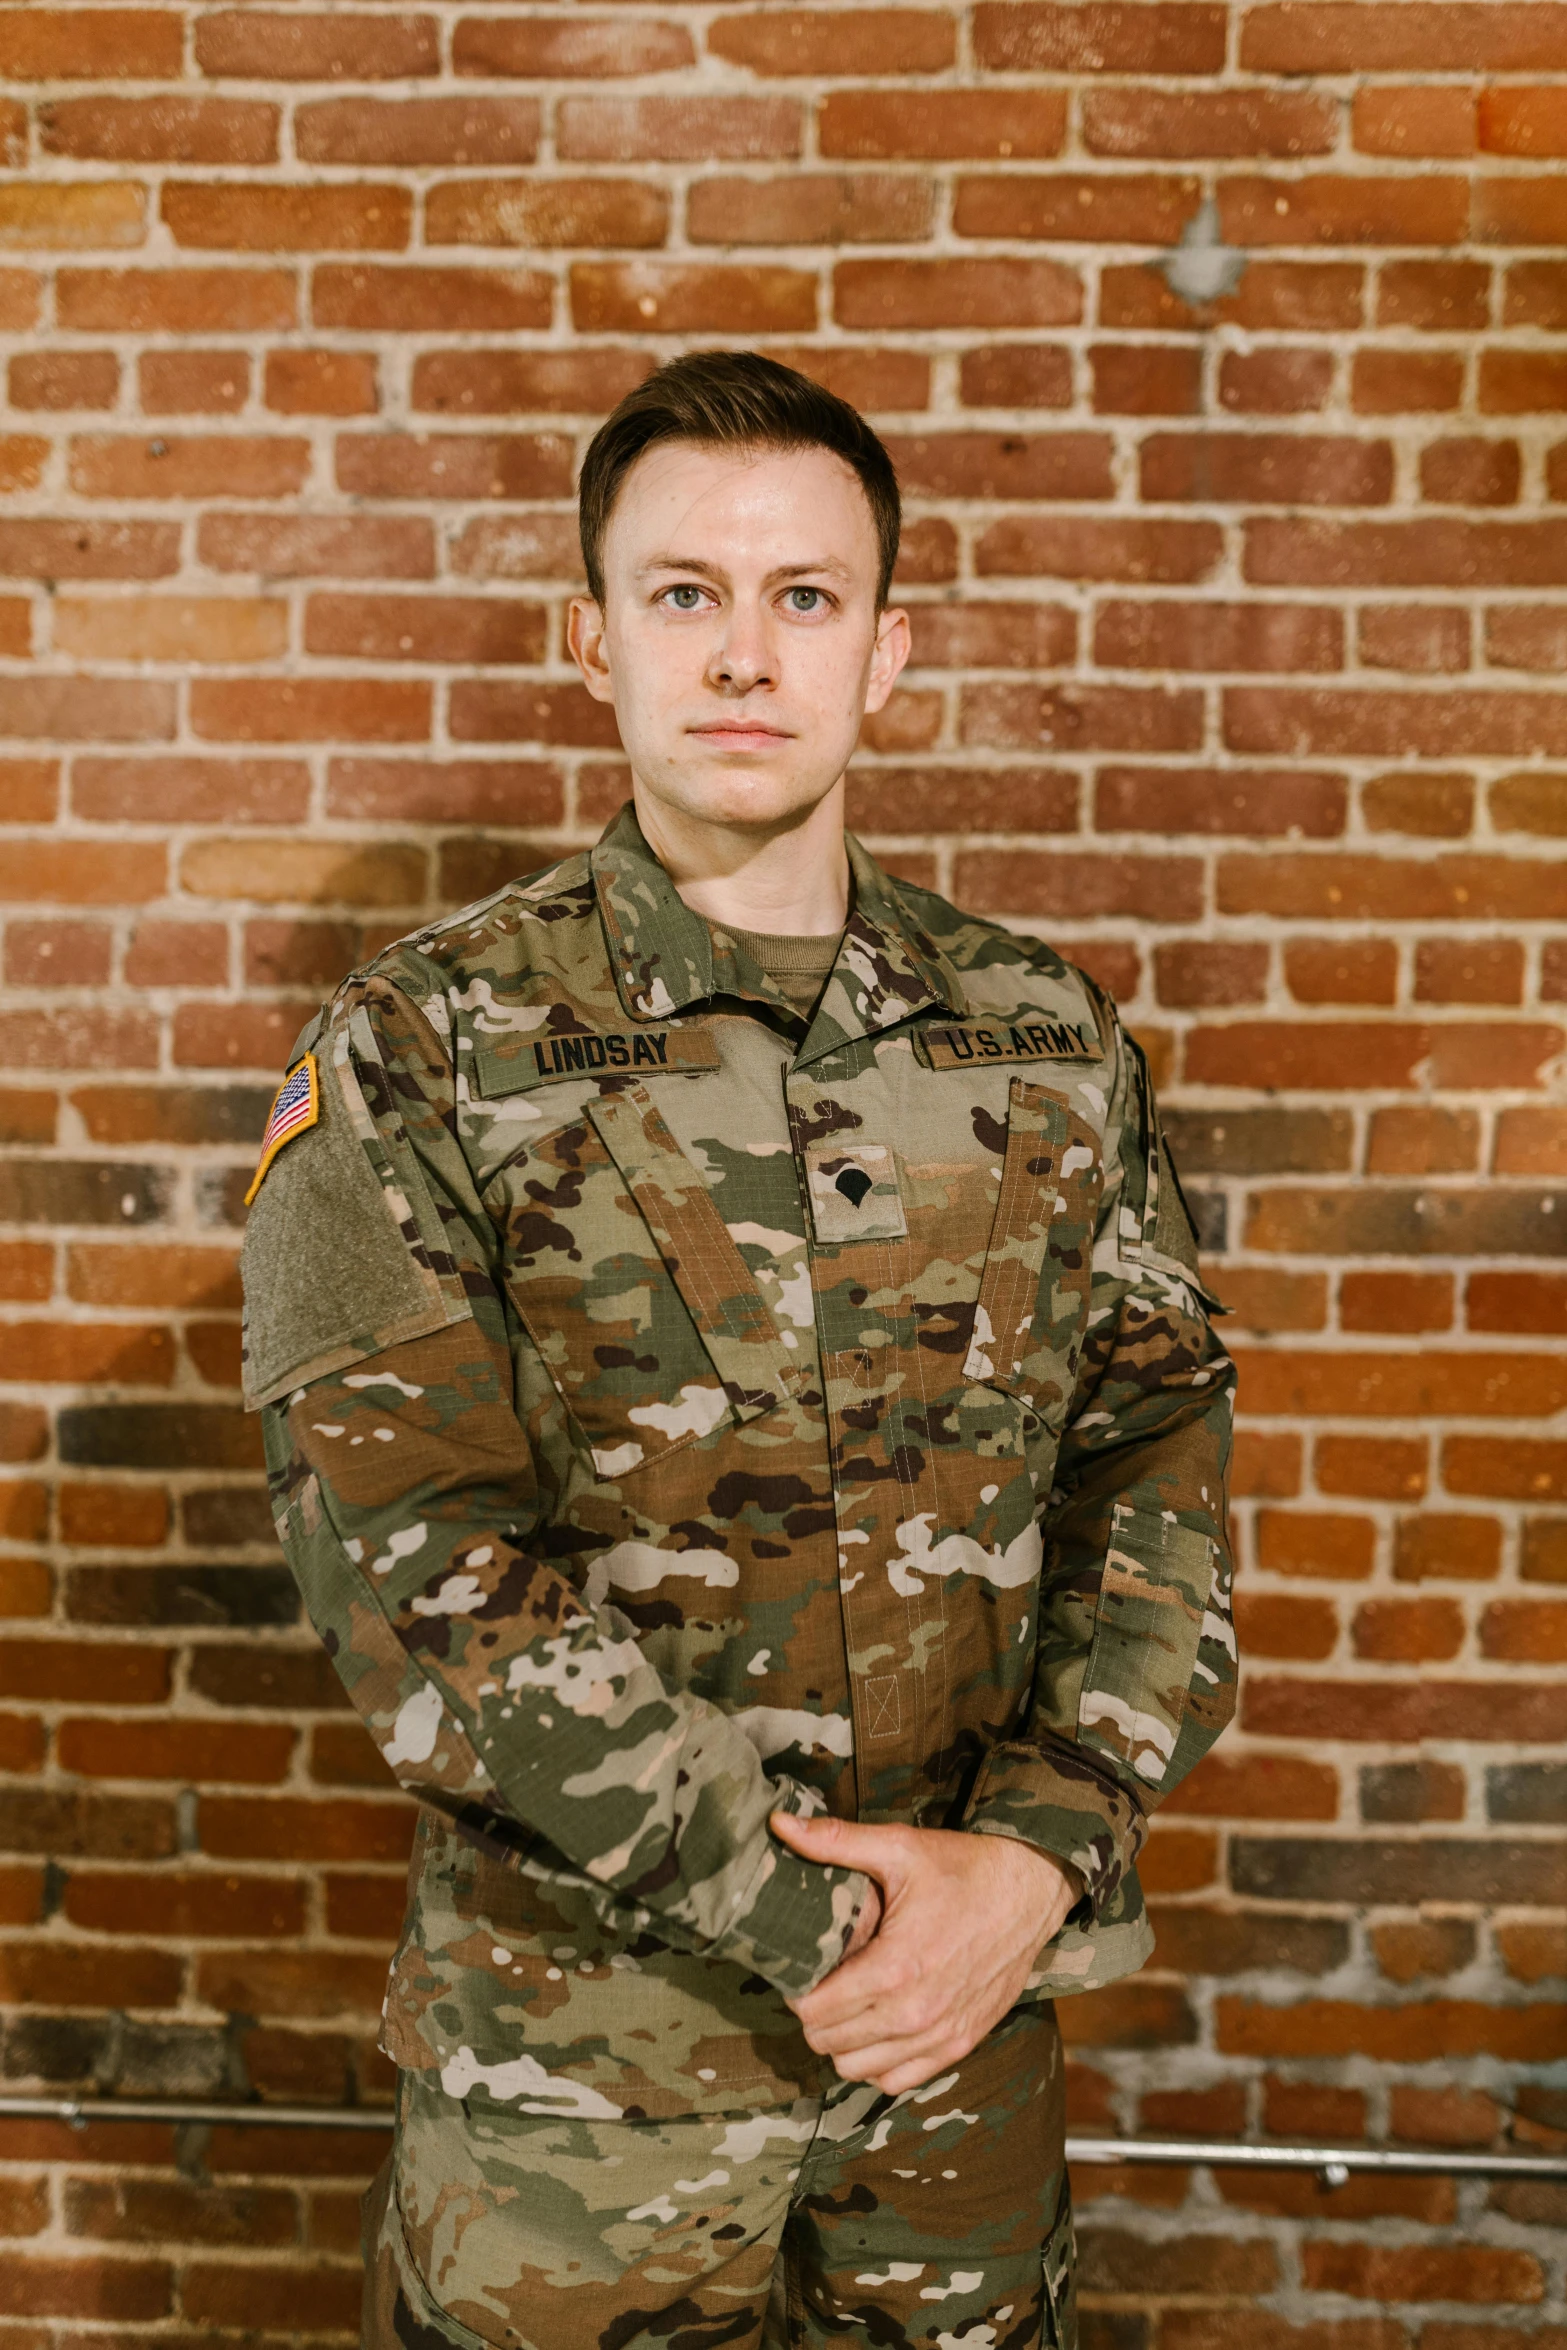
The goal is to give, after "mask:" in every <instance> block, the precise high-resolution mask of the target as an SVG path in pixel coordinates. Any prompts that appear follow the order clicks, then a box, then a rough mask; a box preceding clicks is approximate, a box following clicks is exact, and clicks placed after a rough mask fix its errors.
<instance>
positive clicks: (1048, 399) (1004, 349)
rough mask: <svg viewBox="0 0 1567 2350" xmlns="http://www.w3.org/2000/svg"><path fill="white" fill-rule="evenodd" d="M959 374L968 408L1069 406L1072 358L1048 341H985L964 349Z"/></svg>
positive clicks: (1070, 400)
mask: <svg viewBox="0 0 1567 2350" xmlns="http://www.w3.org/2000/svg"><path fill="white" fill-rule="evenodd" d="M959 375H960V383H961V389H962V396H963V404H964V406H965V407H966V408H1070V407H1071V405H1072V360H1071V354H1070V353H1069V352H1067V351H1062V350H1057V349H1055V348H1054V347H1053V346H1051V345H1050V344H1048V343H991V342H987V343H985V344H984V345H983V346H982V347H981V348H980V349H979V350H977V351H965V352H964V353H963V356H962V358H961V360H960V361H959Z"/></svg>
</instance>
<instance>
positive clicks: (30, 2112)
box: [0, 2096, 1567, 2187]
mask: <svg viewBox="0 0 1567 2350" xmlns="http://www.w3.org/2000/svg"><path fill="white" fill-rule="evenodd" d="M6 2119H9V2120H12V2121H54V2122H69V2123H71V2124H72V2126H73V2127H74V2128H77V2129H85V2128H86V2126H87V2124H88V2123H89V2122H176V2123H192V2122H195V2123H206V2124H208V2125H212V2124H222V2123H225V2122H227V2123H231V2124H237V2125H238V2126H239V2127H240V2128H242V2129H258V2128H259V2129H274V2130H278V2129H282V2130H389V2129H390V2128H391V2126H392V2115H391V2112H390V2110H389V2109H388V2108H387V2107H384V2106H372V2105H236V2104H229V2103H225V2102H223V2101H221V2100H219V2099H216V2098H210V2099H202V2098H187V2097H163V2098H160V2097H27V2096H0V2120H6ZM1066 2158H1067V2161H1068V2162H1074V2163H1081V2164H1085V2165H1089V2166H1094V2165H1108V2164H1110V2163H1166V2164H1167V2163H1182V2164H1188V2163H1208V2164H1214V2165H1216V2166H1218V2167H1219V2168H1222V2169H1225V2170H1309V2171H1315V2172H1316V2173H1317V2176H1318V2178H1319V2179H1320V2180H1321V2181H1322V2183H1323V2184H1324V2185H1325V2186H1330V2187H1341V2186H1343V2185H1344V2183H1345V2181H1346V2180H1348V2179H1350V2178H1352V2177H1353V2176H1355V2174H1356V2173H1361V2174H1364V2173H1367V2172H1374V2173H1377V2174H1379V2175H1381V2176H1383V2177H1386V2176H1388V2175H1390V2174H1399V2175H1403V2176H1408V2175H1411V2174H1414V2175H1418V2176H1422V2177H1428V2178H1429V2177H1438V2178H1475V2179H1567V2154H1470V2153H1457V2152H1450V2151H1448V2150H1447V2149H1446V2148H1439V2147H1434V2146H1302V2145H1286V2144H1274V2145H1266V2146H1259V2145H1256V2144H1253V2143H1251V2142H1250V2141H1247V2140H1243V2139H1226V2138H1077V2137H1070V2138H1068V2139H1067V2142H1066Z"/></svg>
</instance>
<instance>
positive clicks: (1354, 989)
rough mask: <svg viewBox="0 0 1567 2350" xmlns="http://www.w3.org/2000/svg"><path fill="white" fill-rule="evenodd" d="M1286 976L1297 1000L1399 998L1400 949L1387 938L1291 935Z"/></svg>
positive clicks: (1361, 1001) (1385, 1001) (1389, 1000)
mask: <svg viewBox="0 0 1567 2350" xmlns="http://www.w3.org/2000/svg"><path fill="white" fill-rule="evenodd" d="M1284 979H1285V984H1286V986H1287V987H1288V988H1289V991H1290V993H1291V995H1292V996H1293V997H1294V998H1295V1001H1296V1002H1297V1003H1300V1004H1392V1003H1396V1002H1397V1001H1398V949H1397V947H1396V946H1395V945H1394V944H1393V941H1392V940H1391V939H1387V938H1368V939H1352V938H1345V939H1339V938H1292V939H1288V940H1286V942H1285V946H1284Z"/></svg>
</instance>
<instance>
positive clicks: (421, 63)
mask: <svg viewBox="0 0 1567 2350" xmlns="http://www.w3.org/2000/svg"><path fill="white" fill-rule="evenodd" d="M439 62H440V58H439V49H438V45H437V33H436V22H435V19H434V17H432V16H415V15H412V14H405V15H391V14H387V15H374V16H372V15H368V14H361V15H355V16H338V15H326V14H321V15H316V14H312V13H308V12H304V11H301V12H298V13H296V12H295V11H294V10H293V9H289V10H287V11H286V12H285V11H283V10H281V9H280V10H276V11H274V10H272V9H267V8H217V9H212V10H209V11H208V13H207V14H206V15H204V16H200V17H198V18H197V20H196V63H197V66H198V67H199V69H200V70H201V72H203V73H207V74H213V75H223V76H224V77H226V78H228V79H236V80H244V79H250V80H255V81H268V82H329V81H338V80H341V79H345V78H346V79H350V80H353V81H359V82H373V81H392V80H401V79H402V78H403V77H404V76H405V75H413V74H429V73H434V72H435V71H436V70H437V68H438V65H439Z"/></svg>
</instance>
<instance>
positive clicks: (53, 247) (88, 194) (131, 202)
mask: <svg viewBox="0 0 1567 2350" xmlns="http://www.w3.org/2000/svg"><path fill="white" fill-rule="evenodd" d="M146 237H147V219H146V190H145V189H144V188H142V187H140V186H139V185H136V184H135V183H133V182H131V181H114V180H77V181H62V180H52V181H42V180H40V181H34V182H32V183H28V182H25V181H11V182H9V183H7V184H5V185H3V186H0V243H3V244H5V245H6V246H8V247H10V248H11V249H12V250H19V251H28V250H32V251H36V252H80V251H82V250H83V249H84V248H85V249H91V250H99V249H101V248H103V247H105V246H114V245H118V246H122V247H123V246H127V245H141V244H144V243H145V242H146Z"/></svg>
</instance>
